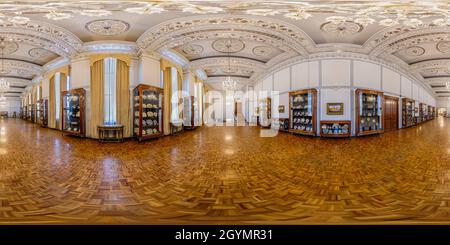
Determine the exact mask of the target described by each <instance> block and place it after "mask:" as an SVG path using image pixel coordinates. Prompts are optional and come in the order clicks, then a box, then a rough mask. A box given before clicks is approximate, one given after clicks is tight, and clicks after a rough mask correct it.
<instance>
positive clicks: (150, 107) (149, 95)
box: [142, 89, 163, 136]
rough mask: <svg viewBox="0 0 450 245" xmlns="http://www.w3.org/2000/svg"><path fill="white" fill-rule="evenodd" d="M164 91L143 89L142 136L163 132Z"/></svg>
mask: <svg viewBox="0 0 450 245" xmlns="http://www.w3.org/2000/svg"><path fill="white" fill-rule="evenodd" d="M162 96H163V95H162V93H160V92H157V91H154V90H151V89H143V90H142V136H154V135H157V134H160V133H161V132H162V117H163V115H162V101H163V99H162Z"/></svg>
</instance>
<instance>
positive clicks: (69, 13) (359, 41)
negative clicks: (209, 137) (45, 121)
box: [0, 0, 450, 96]
mask: <svg viewBox="0 0 450 245" xmlns="http://www.w3.org/2000/svg"><path fill="white" fill-rule="evenodd" d="M449 32H450V5H449V3H448V2H447V1H432V2H431V1H430V2H424V1H407V2H406V1H400V0H394V1H390V2H385V1H321V0H316V1H312V0H310V1H308V0H306V1H301V2H299V1H294V0H286V1H276V0H261V1H258V2H255V3H253V2H248V1H241V0H229V1H213V0H211V1H209V0H203V1H200V0H196V1H195V0H186V1H179V0H167V1H139V0H138V1H120V0H118V1H100V0H98V1H97V0H90V1H89V3H88V4H87V3H86V2H79V1H73V0H67V1H46V0H40V1H37V0H36V1H33V0H29V1H8V2H5V3H3V2H2V3H0V38H4V40H6V42H7V45H6V46H7V47H8V50H10V53H8V54H6V53H5V57H4V58H5V63H8V66H9V68H10V69H11V74H9V76H10V77H14V78H17V79H22V80H21V81H26V80H30V79H31V78H33V77H34V76H35V75H37V74H39V72H40V71H42V68H43V65H45V64H47V63H48V62H50V61H52V60H55V59H57V58H59V59H61V58H66V59H67V58H70V57H73V56H76V55H77V54H79V53H83V52H92V51H95V50H97V49H98V48H107V47H112V46H111V45H113V44H117V43H120V42H123V43H121V45H122V46H123V47H122V48H123V49H121V51H123V50H128V51H129V52H136V53H138V52H141V51H150V52H159V53H160V54H162V55H165V54H170V55H178V56H182V57H180V58H179V60H183V61H184V62H185V61H188V62H189V63H190V67H191V68H194V69H199V70H203V71H205V73H206V74H207V76H208V77H209V78H208V81H207V82H211V83H217V81H220V79H222V77H223V76H226V75H229V74H231V75H232V76H235V77H236V78H239V79H238V80H239V81H241V85H246V84H251V83H252V82H254V79H255V78H256V77H258V75H261V74H264V72H265V71H267V70H268V68H270V67H271V66H274V65H277V64H279V63H282V62H284V61H286V60H289V59H291V58H293V57H300V58H301V59H303V58H305V59H307V58H308V57H310V56H312V55H317V54H321V53H332V52H338V53H339V52H346V53H356V54H363V55H368V56H369V57H371V58H374V59H381V60H385V61H386V62H391V63H394V64H395V65H397V66H399V67H401V68H402V69H404V70H408V71H409V72H410V73H411V75H412V76H414V77H416V78H417V79H418V80H422V81H424V84H425V85H426V86H428V87H429V88H431V89H433V90H434V91H435V92H436V94H435V95H438V96H447V94H448V96H450V93H449V92H450V90H449V89H448V88H446V87H445V83H446V82H447V81H450V69H449V68H450V67H449V65H450V63H449V60H450V35H449ZM227 42H231V46H230V49H232V52H230V53H228V50H227V48H226V47H227ZM229 44H230V43H229ZM228 57H230V70H228ZM13 70H14V71H13ZM11 79H13V78H11ZM15 82H17V83H19V82H18V80H17V81H15ZM443 85H444V87H442V86H443Z"/></svg>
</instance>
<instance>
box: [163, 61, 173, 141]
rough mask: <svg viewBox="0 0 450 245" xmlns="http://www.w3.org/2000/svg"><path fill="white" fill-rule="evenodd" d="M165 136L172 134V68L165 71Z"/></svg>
mask: <svg viewBox="0 0 450 245" xmlns="http://www.w3.org/2000/svg"><path fill="white" fill-rule="evenodd" d="M163 79H164V135H169V134H170V115H171V114H172V111H171V110H170V108H171V106H172V102H171V100H172V71H171V68H170V67H166V68H165V69H164V77H163Z"/></svg>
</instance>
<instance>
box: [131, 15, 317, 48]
mask: <svg viewBox="0 0 450 245" xmlns="http://www.w3.org/2000/svg"><path fill="white" fill-rule="evenodd" d="M218 29H219V30H222V31H228V32H230V31H231V30H235V29H236V30H245V31H247V30H248V31H253V32H256V33H257V34H258V33H259V34H265V35H266V36H267V37H272V38H278V39H279V40H281V41H282V42H283V43H284V45H286V46H288V47H290V48H292V49H294V50H296V51H297V52H299V53H300V54H302V55H307V51H306V50H307V49H308V48H309V49H312V48H313V47H314V45H315V44H314V42H313V41H312V40H311V38H310V37H309V36H308V35H306V33H304V32H303V30H301V29H300V28H298V27H296V26H294V25H291V24H288V23H285V22H283V21H281V20H279V19H273V18H266V17H253V16H248V15H201V16H192V17H184V18H177V19H173V20H170V21H166V22H163V23H161V24H159V25H156V26H154V27H152V28H150V29H149V30H147V31H146V32H145V33H144V34H142V35H141V37H139V39H138V40H137V44H138V46H139V47H140V48H142V49H150V50H156V49H159V48H161V46H163V45H164V44H165V43H167V42H168V41H169V40H173V39H174V38H177V37H179V35H183V34H186V33H193V34H195V32H198V31H201V30H216V31H217V30H218ZM181 44H182V43H177V44H176V45H177V46H178V45H181Z"/></svg>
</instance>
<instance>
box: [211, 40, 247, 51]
mask: <svg viewBox="0 0 450 245" xmlns="http://www.w3.org/2000/svg"><path fill="white" fill-rule="evenodd" d="M212 47H213V49H214V50H216V51H217V52H221V53H237V52H239V51H241V50H243V49H244V47H245V44H244V42H242V41H241V40H238V39H231V38H222V39H218V40H216V41H214V42H213V44H212Z"/></svg>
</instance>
